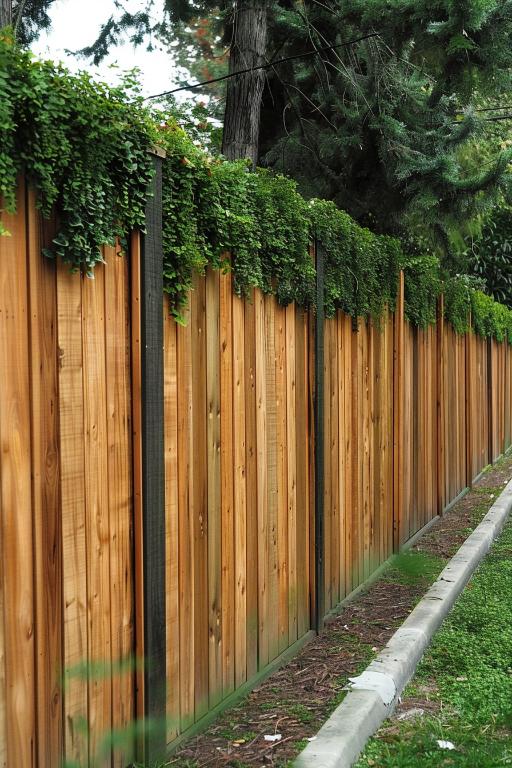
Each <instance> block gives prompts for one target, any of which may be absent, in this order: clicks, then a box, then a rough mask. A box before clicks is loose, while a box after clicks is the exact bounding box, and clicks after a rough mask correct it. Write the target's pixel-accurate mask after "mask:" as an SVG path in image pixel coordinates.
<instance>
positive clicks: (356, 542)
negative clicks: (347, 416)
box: [350, 330, 363, 589]
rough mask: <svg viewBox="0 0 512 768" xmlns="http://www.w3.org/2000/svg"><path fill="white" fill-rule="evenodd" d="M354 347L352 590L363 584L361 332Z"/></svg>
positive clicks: (353, 334)
mask: <svg viewBox="0 0 512 768" xmlns="http://www.w3.org/2000/svg"><path fill="white" fill-rule="evenodd" d="M351 346H352V360H351V370H352V429H351V431H352V455H351V458H350V461H351V465H352V467H353V471H352V504H351V510H352V513H351V521H350V522H351V528H352V562H351V572H352V589H355V588H356V587H357V586H359V584H360V583H361V579H360V565H361V545H362V538H361V529H360V524H359V521H360V516H361V515H362V509H361V475H362V455H361V398H362V392H363V387H362V379H361V356H360V354H359V347H360V330H351Z"/></svg>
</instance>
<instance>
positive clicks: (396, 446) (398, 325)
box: [393, 272, 405, 552]
mask: <svg viewBox="0 0 512 768" xmlns="http://www.w3.org/2000/svg"><path fill="white" fill-rule="evenodd" d="M404 323H405V318H404V273H403V272H400V282H399V286H398V297H397V304H396V309H395V316H394V342H393V499H394V503H393V548H394V551H395V552H398V551H399V549H400V546H401V543H402V517H403V450H404V446H403V440H404V434H403V396H404Z"/></svg>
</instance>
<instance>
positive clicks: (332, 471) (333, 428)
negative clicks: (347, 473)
mask: <svg viewBox="0 0 512 768" xmlns="http://www.w3.org/2000/svg"><path fill="white" fill-rule="evenodd" d="M328 322H329V341H328V347H327V349H328V359H329V364H328V365H329V368H328V372H329V377H330V385H329V394H330V399H329V400H328V401H327V402H328V404H329V410H328V411H327V419H328V420H329V452H328V453H327V454H326V464H327V465H329V463H330V466H329V480H330V494H329V495H330V503H331V508H330V510H328V509H327V507H326V511H328V512H329V514H328V517H329V523H330V541H329V539H328V538H326V542H325V551H326V571H327V573H328V574H329V576H328V578H329V598H330V606H329V607H330V608H334V607H335V606H336V605H337V604H338V603H339V600H340V566H339V563H340V554H341V553H340V507H339V488H340V482H339V448H338V441H339V394H338V386H339V384H338V382H339V379H338V321H337V317H336V316H335V317H333V318H332V319H331V320H329V321H328ZM326 431H327V430H326ZM326 480H327V478H326ZM326 485H327V482H326ZM329 550H330V568H329V569H327V553H328V551H329Z"/></svg>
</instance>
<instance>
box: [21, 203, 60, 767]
mask: <svg viewBox="0 0 512 768" xmlns="http://www.w3.org/2000/svg"><path fill="white" fill-rule="evenodd" d="M26 226H27V235H28V242H27V246H28V248H27V256H28V275H27V279H28V291H29V305H30V312H29V314H30V325H29V332H30V356H31V360H30V391H31V432H32V507H33V521H34V534H33V535H34V569H35V571H34V573H35V579H34V588H35V605H36V626H35V643H36V649H35V654H36V656H35V660H36V696H37V754H38V764H39V766H40V767H41V768H44V766H52V765H56V764H58V763H59V761H60V760H61V757H62V754H63V733H62V717H61V710H62V686H61V664H62V651H61V649H62V640H63V636H62V635H63V633H62V626H63V610H62V606H63V600H62V598H63V595H62V531H61V514H60V494H59V458H60V457H59V447H60V438H59V411H58V397H59V391H58V367H57V366H58V354H57V265H56V263H55V262H53V261H50V260H48V259H42V258H41V248H42V247H43V243H46V242H47V239H48V238H49V237H51V235H52V234H53V229H54V223H53V222H49V223H48V224H47V225H46V226H45V227H44V228H43V225H42V222H41V221H40V217H39V215H38V211H37V209H36V200H35V194H34V192H33V191H32V190H29V191H28V195H27V219H26Z"/></svg>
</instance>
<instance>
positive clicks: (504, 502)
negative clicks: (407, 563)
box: [294, 480, 512, 768]
mask: <svg viewBox="0 0 512 768" xmlns="http://www.w3.org/2000/svg"><path fill="white" fill-rule="evenodd" d="M511 509H512V480H511V481H510V482H509V483H508V485H507V486H506V488H505V490H504V491H503V493H502V494H501V495H500V496H499V498H498V499H497V500H496V501H495V503H494V504H493V505H492V507H491V509H490V510H489V512H488V513H487V514H486V516H485V517H484V519H483V520H482V522H481V523H480V525H479V526H478V527H477V528H475V530H474V531H473V533H472V534H471V535H470V536H469V538H468V539H466V541H465V542H464V544H463V545H462V546H461V548H460V549H459V551H458V552H457V554H456V555H455V556H454V557H453V558H452V559H451V560H450V562H449V563H448V565H447V566H446V568H445V569H444V570H443V572H442V573H441V575H440V576H439V578H438V579H437V581H436V582H434V584H433V585H432V586H431V587H430V589H429V590H428V592H427V593H426V594H425V596H424V597H423V598H422V599H421V600H420V602H419V603H418V605H417V606H416V608H414V610H413V611H412V613H411V614H410V615H409V616H408V617H407V619H406V620H405V621H404V623H403V624H402V626H401V627H400V629H398V630H397V631H396V632H395V634H394V635H393V637H392V638H391V639H390V641H389V642H388V644H387V645H386V647H385V648H384V650H383V651H382V652H381V653H380V654H379V655H378V656H377V658H376V659H374V661H372V662H371V664H369V666H368V667H367V668H366V670H365V671H364V672H363V674H362V675H361V676H360V677H359V678H356V679H355V682H354V683H353V684H352V688H351V690H350V692H349V693H348V694H347V696H346V697H345V699H344V700H343V702H342V703H341V704H340V706H339V707H338V708H337V709H336V710H335V711H334V712H333V714H332V715H331V716H330V718H329V719H328V720H327V722H326V723H325V724H324V725H323V726H322V728H321V729H320V731H319V732H318V734H317V736H316V739H315V741H312V742H311V743H310V744H308V746H307V747H306V749H305V750H304V751H303V752H302V753H301V754H300V755H299V756H298V758H297V760H296V761H295V763H294V765H295V768H349V767H350V766H351V765H353V764H354V763H355V761H356V760H357V758H358V757H359V755H360V753H361V752H362V751H363V749H364V746H365V744H366V742H367V741H368V739H369V738H370V737H371V736H372V735H373V734H374V733H375V731H377V729H378V728H379V726H380V725H381V723H382V722H383V720H385V719H386V717H389V715H390V714H391V713H392V712H393V710H394V709H395V707H396V705H397V703H398V698H399V696H400V694H401V693H402V691H403V689H404V688H405V686H406V685H407V683H408V682H409V680H410V679H411V677H412V676H413V675H414V672H415V670H416V667H417V665H418V662H419V661H420V659H421V657H422V656H423V653H424V652H425V649H426V648H427V646H428V645H429V644H430V641H431V640H432V637H433V635H434V634H435V632H436V631H437V630H438V629H439V627H440V625H441V623H442V621H443V619H444V618H445V617H446V616H447V614H448V613H449V612H450V611H451V609H452V608H453V605H454V603H455V601H456V599H457V598H458V596H459V595H460V593H461V592H462V590H463V589H464V587H465V586H466V584H467V583H468V581H469V579H470V578H471V576H472V574H473V573H474V571H475V569H476V568H477V566H478V565H479V563H480V562H481V560H482V559H483V558H484V556H485V555H486V554H487V552H488V551H489V549H490V547H491V545H492V543H493V542H494V540H495V539H496V538H497V536H498V535H499V534H500V532H501V530H502V528H503V526H504V524H505V522H506V521H507V518H508V516H509V514H510V510H511Z"/></svg>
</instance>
